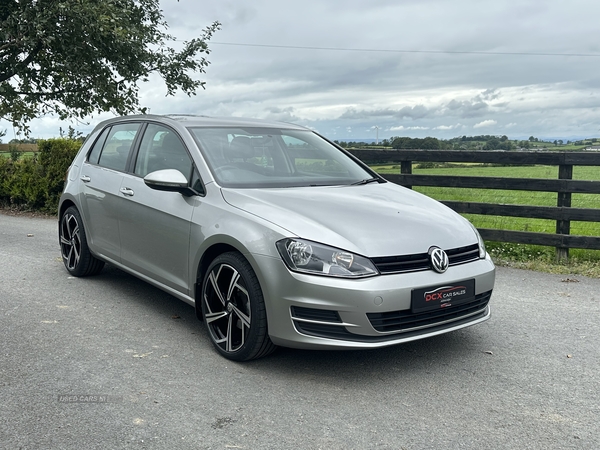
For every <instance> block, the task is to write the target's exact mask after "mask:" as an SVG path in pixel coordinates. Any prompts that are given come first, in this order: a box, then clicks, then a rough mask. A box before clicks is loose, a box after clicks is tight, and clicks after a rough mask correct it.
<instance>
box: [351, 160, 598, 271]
mask: <svg viewBox="0 0 600 450" xmlns="http://www.w3.org/2000/svg"><path fill="white" fill-rule="evenodd" d="M349 151H350V153H352V154H353V155H355V156H356V157H358V158H359V159H361V160H362V161H363V162H365V163H367V164H378V163H379V164H381V163H400V173H399V174H386V175H385V178H386V179H387V180H389V181H391V182H394V183H397V184H400V185H402V186H406V187H409V188H412V186H436V187H453V188H474V189H504V190H520V191H543V192H556V193H557V202H556V206H533V205H505V204H494V203H477V202H457V201H442V203H444V204H446V205H447V206H449V207H450V208H452V209H453V210H454V211H456V212H459V213H468V214H482V215H494V216H509V217H525V218H531V219H551V220H555V221H556V233H555V234H549V233H535V232H529V231H513V230H499V229H487V228H480V229H479V232H480V233H481V236H482V237H483V239H485V240H489V241H498V242H512V243H517V244H533V245H546V246H551V247H556V255H557V259H559V260H561V259H566V258H568V256H569V249H570V248H583V249H593V250H600V237H598V236H574V235H571V234H570V231H571V221H582V222H600V209H588V208H572V207H571V196H572V194H575V193H577V194H600V181H584V180H573V166H599V170H600V152H500V151H453V150H362V149H351V150H349ZM417 161H418V162H454V163H489V164H502V165H515V166H519V165H546V166H558V179H538V178H500V177H471V176H448V175H415V174H413V173H412V165H413V162H417Z"/></svg>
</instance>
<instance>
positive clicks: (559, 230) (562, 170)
mask: <svg viewBox="0 0 600 450" xmlns="http://www.w3.org/2000/svg"><path fill="white" fill-rule="evenodd" d="M558 179H559V180H572V179H573V166H572V165H560V166H558ZM556 206H562V207H566V208H570V207H571V193H570V192H558V198H557V202H556ZM570 233H571V222H570V221H569V220H557V221H556V234H570ZM568 259H569V247H556V261H557V262H561V261H563V260H565V261H566V260H568Z"/></svg>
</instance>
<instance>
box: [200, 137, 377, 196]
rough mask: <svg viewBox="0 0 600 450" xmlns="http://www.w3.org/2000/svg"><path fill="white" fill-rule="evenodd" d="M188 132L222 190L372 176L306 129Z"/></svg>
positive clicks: (332, 182) (349, 180)
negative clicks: (196, 143)
mask: <svg viewBox="0 0 600 450" xmlns="http://www.w3.org/2000/svg"><path fill="white" fill-rule="evenodd" d="M190 131H191V133H192V135H193V136H194V138H195V139H196V141H197V142H198V144H199V146H200V148H201V151H202V153H203V155H204V157H205V159H206V160H207V163H208V165H209V166H210V169H211V171H212V173H213V175H214V176H215V178H216V180H217V181H218V182H219V184H220V185H221V186H223V187H242V188H253V187H294V186H336V185H348V184H352V183H356V182H359V181H361V180H364V179H368V178H371V177H373V176H374V174H373V173H371V172H369V171H368V169H365V168H363V167H362V166H361V165H360V164H358V163H356V162H355V161H354V160H353V159H352V158H350V157H349V156H347V155H346V154H345V153H344V152H342V151H340V150H339V149H338V148H337V147H335V146H334V145H332V144H330V143H329V142H327V141H326V140H324V139H323V138H321V137H319V136H318V135H317V134H315V133H313V132H311V131H308V130H307V131H303V130H286V129H276V128H266V129H265V128H225V127H224V128H216V127H215V128H208V127H206V128H205V127H194V128H191V129H190Z"/></svg>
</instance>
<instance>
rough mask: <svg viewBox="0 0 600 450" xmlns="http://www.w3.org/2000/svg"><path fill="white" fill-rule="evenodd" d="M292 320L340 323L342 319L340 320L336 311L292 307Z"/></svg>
mask: <svg viewBox="0 0 600 450" xmlns="http://www.w3.org/2000/svg"><path fill="white" fill-rule="evenodd" d="M292 319H305V320H314V321H317V322H337V323H342V319H340V315H339V314H338V312H337V311H332V310H329V309H316V308H303V307H301V306H292Z"/></svg>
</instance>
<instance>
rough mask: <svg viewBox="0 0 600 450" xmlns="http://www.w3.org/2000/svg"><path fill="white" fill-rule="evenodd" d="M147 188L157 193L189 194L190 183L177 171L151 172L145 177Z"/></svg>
mask: <svg viewBox="0 0 600 450" xmlns="http://www.w3.org/2000/svg"><path fill="white" fill-rule="evenodd" d="M144 183H145V184H146V186H148V187H149V188H152V189H156V190H157V191H169V192H181V193H182V194H184V193H187V191H188V190H189V183H188V180H187V179H186V178H185V176H184V175H183V174H182V173H181V172H180V171H179V170H175V169H164V170H157V171H155V172H150V173H149V174H148V175H146V176H145V177H144Z"/></svg>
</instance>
